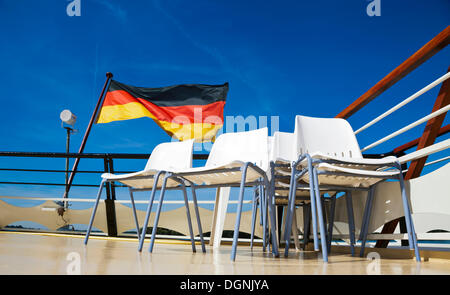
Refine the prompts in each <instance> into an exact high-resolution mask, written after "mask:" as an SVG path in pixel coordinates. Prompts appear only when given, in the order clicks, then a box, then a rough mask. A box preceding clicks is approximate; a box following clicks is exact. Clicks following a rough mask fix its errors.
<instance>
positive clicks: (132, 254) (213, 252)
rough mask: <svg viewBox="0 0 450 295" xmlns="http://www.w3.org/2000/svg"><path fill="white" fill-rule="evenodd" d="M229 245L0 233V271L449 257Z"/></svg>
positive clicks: (437, 263) (195, 270)
mask: <svg viewBox="0 0 450 295" xmlns="http://www.w3.org/2000/svg"><path fill="white" fill-rule="evenodd" d="M230 252H231V246H229V245H222V246H221V247H220V248H219V249H213V248H212V247H210V246H207V249H206V253H202V252H201V247H200V245H197V252H196V253H192V248H191V245H190V244H189V243H187V242H183V241H173V240H157V243H156V244H155V247H154V250H153V253H149V252H148V241H146V243H145V244H144V251H143V252H142V253H138V252H137V240H136V239H131V238H130V239H118V238H116V239H114V238H102V237H92V238H91V239H90V240H89V244H88V245H87V246H85V245H84V244H83V237H82V236H70V235H56V234H37V233H17V232H0V274H78V273H79V274H92V275H95V274H102V275H103V274H108V275H109V274H127V275H129V274H130V275H134V274H158V275H170V274H181V275H186V274H190V275H197V274H207V275H210V274H224V275H233V274H274V275H281V274H294V275H298V274H309V275H311V274H329V275H335V274H337V275H341V274H350V275H352V274H355V275H361V274H394V275H402V274H408V275H409V274H425V275H440V274H445V275H449V274H450V261H449V260H445V259H437V258H430V259H429V260H428V261H425V262H421V263H419V264H417V263H416V262H415V260H414V259H380V260H368V259H367V258H359V257H351V256H350V255H349V254H338V253H334V254H333V253H332V254H331V256H330V258H329V262H328V263H323V261H322V259H321V257H319V256H318V255H317V254H316V253H315V252H312V251H306V252H301V251H295V250H294V249H292V250H291V252H290V255H289V257H287V258H285V257H280V258H274V257H272V255H271V254H269V253H264V252H263V251H262V248H260V247H255V248H254V249H253V251H251V250H250V247H249V246H247V245H239V247H238V251H237V257H236V261H235V262H232V261H230Z"/></svg>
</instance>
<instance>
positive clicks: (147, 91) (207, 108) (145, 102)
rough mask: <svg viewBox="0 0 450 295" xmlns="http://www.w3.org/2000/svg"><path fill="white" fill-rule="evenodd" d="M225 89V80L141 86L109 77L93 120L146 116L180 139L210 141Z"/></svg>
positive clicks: (220, 121)
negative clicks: (210, 82) (218, 83)
mask: <svg viewBox="0 0 450 295" xmlns="http://www.w3.org/2000/svg"><path fill="white" fill-rule="evenodd" d="M227 93H228V83H225V84H223V85H204V84H183V85H175V86H168V87H161V88H144V87H134V86H129V85H125V84H123V83H120V82H117V81H114V80H111V83H110V84H109V88H108V92H107V93H106V96H105V99H104V100H103V105H102V108H101V110H100V113H99V115H98V117H97V121H96V123H109V122H112V121H120V120H129V119H136V118H141V117H149V118H152V119H153V120H154V121H155V122H156V124H158V125H159V126H160V127H161V128H162V129H163V130H164V131H166V132H167V134H169V136H171V137H175V138H177V139H178V140H180V141H182V140H187V139H195V140H196V141H210V140H212V139H213V138H214V137H215V135H216V133H217V131H218V130H219V129H220V128H222V126H223V108H224V106H225V100H226V96H227Z"/></svg>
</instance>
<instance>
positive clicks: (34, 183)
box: [0, 181, 98, 187]
mask: <svg viewBox="0 0 450 295" xmlns="http://www.w3.org/2000/svg"><path fill="white" fill-rule="evenodd" d="M0 184H25V185H53V186H66V184H65V183H48V182H19V181H0ZM72 185H73V186H84V187H98V185H95V184H72Z"/></svg>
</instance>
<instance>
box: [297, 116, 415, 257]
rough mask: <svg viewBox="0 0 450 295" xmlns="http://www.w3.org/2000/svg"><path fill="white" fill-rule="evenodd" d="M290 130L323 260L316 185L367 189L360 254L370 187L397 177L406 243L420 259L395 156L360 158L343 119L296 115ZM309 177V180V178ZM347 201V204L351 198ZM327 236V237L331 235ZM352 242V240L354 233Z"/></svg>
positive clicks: (362, 252)
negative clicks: (309, 189)
mask: <svg viewBox="0 0 450 295" xmlns="http://www.w3.org/2000/svg"><path fill="white" fill-rule="evenodd" d="M294 133H295V139H294V140H295V145H294V146H295V147H296V148H297V155H298V156H299V158H298V160H297V162H296V163H295V166H296V167H295V168H296V170H298V171H302V173H301V174H300V175H299V176H298V179H302V180H304V181H306V182H308V181H309V182H310V183H312V185H313V186H314V192H315V199H316V207H317V212H318V215H319V224H320V233H321V237H322V238H321V243H322V253H323V259H324V261H328V250H327V248H328V247H327V244H326V239H325V236H326V230H325V225H324V220H323V212H322V206H321V198H320V192H319V188H325V189H332V190H336V191H346V192H350V191H351V190H353V189H361V188H363V189H368V190H369V197H368V200H367V203H366V210H365V214H364V216H365V217H364V220H363V228H362V230H361V237H362V245H361V253H360V255H361V256H362V255H363V254H364V247H365V242H366V238H367V227H368V224H369V219H370V211H371V204H372V201H371V200H372V197H373V193H372V191H373V187H374V184H376V183H378V182H380V181H383V180H385V179H398V180H399V183H400V187H401V191H402V200H403V209H404V212H405V218H406V225H407V229H408V239H409V245H410V247H411V249H414V250H415V254H416V260H417V261H420V254H419V250H418V247H417V237H416V234H415V231H414V225H413V222H412V218H411V211H410V206H409V203H408V198H407V195H406V191H405V187H404V183H403V175H402V169H401V166H400V164H399V162H398V159H397V158H396V157H393V156H390V157H385V158H382V159H364V158H363V157H362V154H361V150H360V148H359V145H358V142H357V140H356V137H355V135H354V132H353V129H352V128H351V126H350V124H349V123H348V122H347V121H345V120H343V119H337V118H332V119H328V118H312V117H305V116H296V119H295V131H294ZM388 168H389V169H390V170H388ZM311 174H312V175H311ZM311 176H312V177H311ZM310 178H312V181H310ZM296 182H297V181H294V182H293V183H294V186H293V187H292V190H294V191H295V184H296ZM291 183H292V182H291ZM290 201H291V200H290ZM349 205H350V206H351V199H350V204H349ZM331 226H332V225H331ZM329 239H330V241H331V237H329ZM351 239H352V234H351ZM352 243H354V237H353V239H352Z"/></svg>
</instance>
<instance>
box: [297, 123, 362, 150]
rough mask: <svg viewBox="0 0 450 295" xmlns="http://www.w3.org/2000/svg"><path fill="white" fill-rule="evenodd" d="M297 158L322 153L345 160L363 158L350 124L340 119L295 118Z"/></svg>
mask: <svg viewBox="0 0 450 295" xmlns="http://www.w3.org/2000/svg"><path fill="white" fill-rule="evenodd" d="M294 134H295V135H294V141H295V143H294V144H295V147H297V156H299V155H301V154H303V153H309V154H311V153H314V152H321V153H323V154H326V155H330V156H335V157H345V158H362V154H361V149H360V148H359V144H358V141H357V140H356V137H355V133H354V132H353V129H352V127H351V126H350V124H349V123H348V122H347V121H346V120H344V119H340V118H312V117H305V116H296V117H295V130H294Z"/></svg>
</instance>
